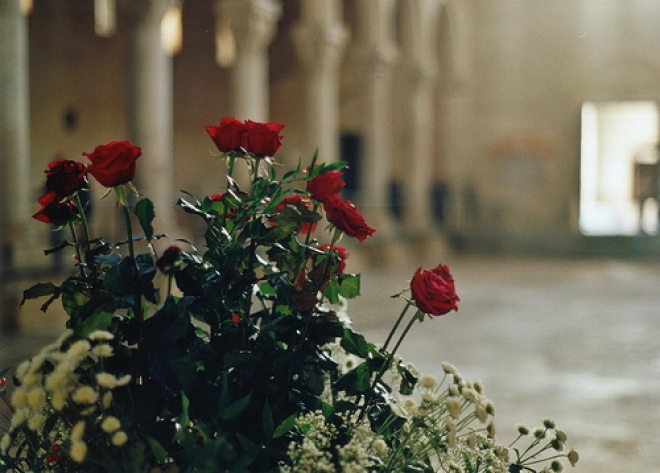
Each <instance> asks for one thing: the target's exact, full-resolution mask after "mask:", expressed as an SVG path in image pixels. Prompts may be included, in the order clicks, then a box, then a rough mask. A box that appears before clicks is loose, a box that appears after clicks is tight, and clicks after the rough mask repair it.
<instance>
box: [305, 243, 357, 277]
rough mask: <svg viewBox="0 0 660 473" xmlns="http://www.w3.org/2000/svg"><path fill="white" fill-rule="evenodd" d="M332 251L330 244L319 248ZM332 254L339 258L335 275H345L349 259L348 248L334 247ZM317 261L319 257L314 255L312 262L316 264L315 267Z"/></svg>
mask: <svg viewBox="0 0 660 473" xmlns="http://www.w3.org/2000/svg"><path fill="white" fill-rule="evenodd" d="M329 249H330V244H329V243H325V244H323V245H321V246H319V250H323V251H326V250H329ZM332 253H333V256H334V257H335V258H337V269H335V274H343V273H344V270H345V269H346V260H347V259H348V251H346V248H344V247H343V246H337V245H335V246H333V247H332ZM316 260H317V255H312V261H313V262H314V266H316Z"/></svg>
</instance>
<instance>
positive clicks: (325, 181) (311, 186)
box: [306, 171, 346, 203]
mask: <svg viewBox="0 0 660 473" xmlns="http://www.w3.org/2000/svg"><path fill="white" fill-rule="evenodd" d="M345 185H346V184H345V183H344V181H343V180H342V173H341V172H339V171H328V172H325V173H323V174H319V175H318V176H314V177H313V178H312V179H310V180H309V181H307V185H306V190H307V192H309V193H310V194H312V197H313V198H314V199H315V200H318V201H319V202H323V203H325V202H326V201H327V200H328V199H329V198H330V197H332V196H333V195H336V194H339V191H341V190H342V189H343V188H344V186H345Z"/></svg>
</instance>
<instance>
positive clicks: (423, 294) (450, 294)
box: [410, 265, 460, 315]
mask: <svg viewBox="0 0 660 473" xmlns="http://www.w3.org/2000/svg"><path fill="white" fill-rule="evenodd" d="M410 290H411V291H412V298H413V300H414V301H415V304H416V305H417V308H418V309H419V310H421V311H422V312H424V313H425V314H431V315H443V314H446V313H447V312H449V311H452V310H458V305H456V303H457V302H458V301H459V300H460V299H459V298H458V296H457V295H456V290H455V288H454V278H453V277H452V276H451V274H450V273H449V268H448V267H447V266H443V265H439V266H438V267H437V268H434V269H431V270H425V271H422V268H421V267H420V268H418V269H417V271H416V272H415V275H414V276H413V278H412V281H411V282H410Z"/></svg>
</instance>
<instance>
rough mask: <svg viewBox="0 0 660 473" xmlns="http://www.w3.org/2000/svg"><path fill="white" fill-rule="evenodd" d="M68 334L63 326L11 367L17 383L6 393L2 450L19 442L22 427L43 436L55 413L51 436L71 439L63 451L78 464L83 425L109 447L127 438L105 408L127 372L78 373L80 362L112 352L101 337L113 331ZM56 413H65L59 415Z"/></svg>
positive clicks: (82, 455)
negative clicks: (8, 409)
mask: <svg viewBox="0 0 660 473" xmlns="http://www.w3.org/2000/svg"><path fill="white" fill-rule="evenodd" d="M72 335H73V333H72V332H71V331H66V332H65V333H64V334H62V336H60V338H59V339H58V340H57V341H55V342H54V343H52V344H50V345H48V346H46V347H45V348H44V349H42V350H41V352H40V353H39V354H37V355H36V356H35V357H34V358H32V359H31V360H28V361H25V362H23V363H21V364H20V365H19V367H18V368H17V370H16V379H17V380H18V382H19V385H18V387H17V388H16V389H15V390H14V392H13V394H12V396H11V404H12V406H13V407H14V409H15V411H14V414H13V416H12V419H11V427H10V429H9V431H8V432H7V433H5V434H4V435H3V436H2V438H1V439H0V450H2V452H7V451H8V450H9V449H10V448H11V446H12V445H13V444H14V442H16V441H17V440H18V441H20V439H21V437H22V436H24V432H23V429H25V427H27V429H29V430H30V431H33V432H39V433H42V434H44V435H49V432H43V429H44V426H45V425H46V423H47V420H48V419H49V418H50V417H51V416H56V418H57V424H56V425H57V429H55V430H56V431H57V434H58V436H59V437H58V439H57V440H64V439H67V438H68V439H69V440H70V441H71V442H70V448H69V456H70V457H71V458H72V459H73V460H74V461H75V462H78V463H82V462H83V461H84V459H85V457H86V455H87V444H86V443H85V441H84V437H85V430H86V428H87V427H88V425H89V426H98V427H99V428H100V429H101V430H102V431H103V432H104V433H105V434H106V435H107V436H108V439H109V441H110V443H111V444H112V445H114V446H122V445H124V444H125V443H126V441H127V440H128V437H127V435H126V433H125V432H124V431H122V430H121V423H120V421H119V419H117V418H116V417H114V416H112V415H110V414H109V409H110V407H111V405H112V400H113V394H112V390H113V389H115V388H117V387H119V386H125V385H127V384H128V383H129V382H130V380H131V377H130V375H126V376H123V377H121V378H117V377H116V376H114V375H112V374H110V373H106V372H103V371H100V372H98V374H97V375H96V377H95V379H94V380H91V381H90V380H88V379H84V378H83V377H81V376H80V371H81V369H80V368H81V367H82V366H83V365H84V364H85V365H89V364H92V365H99V366H103V360H104V359H106V358H109V357H111V356H112V355H113V349H112V347H111V345H110V344H108V343H106V342H109V341H111V340H112V339H113V338H114V335H112V334H111V333H109V332H106V331H100V330H99V331H96V332H94V333H92V334H91V335H90V336H89V337H88V338H86V339H79V340H72ZM62 412H66V415H60V413H62Z"/></svg>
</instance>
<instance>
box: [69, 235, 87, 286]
mask: <svg viewBox="0 0 660 473" xmlns="http://www.w3.org/2000/svg"><path fill="white" fill-rule="evenodd" d="M69 230H71V238H72V239H73V244H74V245H75V247H76V256H77V257H78V267H79V268H80V276H82V277H83V278H84V277H85V266H84V265H85V262H84V261H83V258H82V253H81V252H80V243H78V235H77V234H76V229H75V227H74V226H73V222H69Z"/></svg>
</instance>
